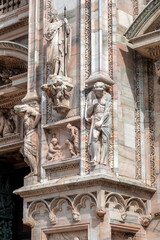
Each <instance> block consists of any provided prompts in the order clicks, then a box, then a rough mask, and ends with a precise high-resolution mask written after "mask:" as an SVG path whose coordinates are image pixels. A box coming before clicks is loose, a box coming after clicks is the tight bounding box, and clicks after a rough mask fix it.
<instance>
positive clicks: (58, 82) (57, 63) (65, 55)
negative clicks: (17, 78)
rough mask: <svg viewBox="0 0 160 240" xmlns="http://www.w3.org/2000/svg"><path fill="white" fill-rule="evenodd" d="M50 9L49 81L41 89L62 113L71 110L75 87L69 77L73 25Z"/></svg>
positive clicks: (47, 31) (48, 32) (48, 39)
mask: <svg viewBox="0 0 160 240" xmlns="http://www.w3.org/2000/svg"><path fill="white" fill-rule="evenodd" d="M49 6H50V11H48V22H47V26H46V30H45V33H44V37H45V39H46V41H47V66H48V72H49V73H48V76H47V83H46V84H43V85H42V87H41V89H42V91H44V92H45V93H46V95H47V97H48V98H49V100H50V102H51V104H52V105H53V108H54V109H55V110H56V111H57V112H58V113H61V114H65V113H66V112H67V111H69V110H70V101H69V100H70V95H71V93H70V92H71V90H72V88H73V85H72V79H71V78H69V77H68V69H69V62H70V55H71V27H70V26H69V24H68V20H67V18H66V9H64V19H63V20H61V19H59V17H58V13H57V11H56V10H54V9H52V7H51V4H49Z"/></svg>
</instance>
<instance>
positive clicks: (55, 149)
mask: <svg viewBox="0 0 160 240" xmlns="http://www.w3.org/2000/svg"><path fill="white" fill-rule="evenodd" d="M61 149H62V147H61V146H60V144H59V142H58V140H57V138H56V137H53V138H52V140H51V142H50V144H49V150H48V153H47V161H48V162H54V161H60V160H62V159H64V156H63V154H62V150H61Z"/></svg>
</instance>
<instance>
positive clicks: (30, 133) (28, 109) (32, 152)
mask: <svg viewBox="0 0 160 240" xmlns="http://www.w3.org/2000/svg"><path fill="white" fill-rule="evenodd" d="M14 110H15V112H16V114H17V115H19V116H20V117H22V118H23V120H24V130H25V136H24V146H23V148H21V153H22V155H23V156H24V160H25V162H26V163H27V164H28V166H29V167H30V170H31V172H30V174H29V175H28V176H27V177H29V176H37V175H38V142H39V140H38V132H37V126H38V123H39V121H40V118H41V115H40V109H39V104H38V103H37V102H33V103H30V104H23V105H16V106H15V107H14Z"/></svg>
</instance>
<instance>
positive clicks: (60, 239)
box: [48, 230, 88, 240]
mask: <svg viewBox="0 0 160 240" xmlns="http://www.w3.org/2000/svg"><path fill="white" fill-rule="evenodd" d="M87 239H88V234H87V231H83V230H80V231H73V232H62V233H53V234H49V236H48V240H87Z"/></svg>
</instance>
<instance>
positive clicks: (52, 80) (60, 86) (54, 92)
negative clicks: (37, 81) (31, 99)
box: [41, 75, 72, 106]
mask: <svg viewBox="0 0 160 240" xmlns="http://www.w3.org/2000/svg"><path fill="white" fill-rule="evenodd" d="M41 89H42V91H44V92H45V93H46V94H47V96H48V98H49V99H50V100H51V103H52V104H53V106H63V105H64V106H65V105H67V101H66V100H69V99H70V91H71V90H72V86H71V85H70V84H69V83H66V82H63V80H62V79H59V78H57V77H55V76H54V75H49V77H48V79H47V84H43V85H42V87H41Z"/></svg>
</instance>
